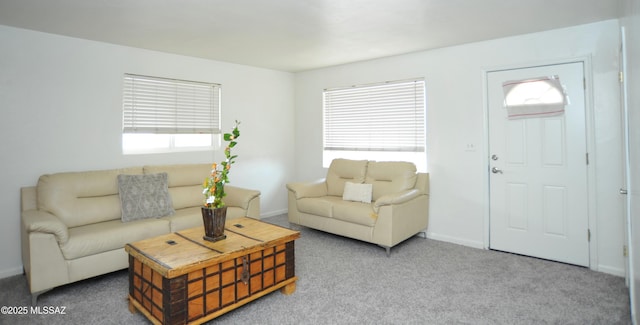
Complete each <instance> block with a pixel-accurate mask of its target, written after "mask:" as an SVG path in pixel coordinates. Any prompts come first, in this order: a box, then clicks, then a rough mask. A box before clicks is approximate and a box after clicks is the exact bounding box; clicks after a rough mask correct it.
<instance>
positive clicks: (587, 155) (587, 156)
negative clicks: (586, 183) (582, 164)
mask: <svg viewBox="0 0 640 325" xmlns="http://www.w3.org/2000/svg"><path fill="white" fill-rule="evenodd" d="M584 156H585V160H586V162H587V165H588V164H589V153H588V152H587V153H585V154H584Z"/></svg>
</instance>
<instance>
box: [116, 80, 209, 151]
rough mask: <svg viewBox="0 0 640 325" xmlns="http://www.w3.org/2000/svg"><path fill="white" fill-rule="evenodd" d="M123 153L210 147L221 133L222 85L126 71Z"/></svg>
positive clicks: (124, 83) (124, 82)
mask: <svg viewBox="0 0 640 325" xmlns="http://www.w3.org/2000/svg"><path fill="white" fill-rule="evenodd" d="M122 133H123V142H122V143H123V152H125V153H146V152H171V151H184V150H192V149H195V150H197V149H198V148H201V149H202V148H205V149H210V148H211V147H212V143H213V137H214V135H219V134H220V133H221V132H220V85H219V84H214V83H203V82H195V81H186V80H176V79H167V78H159V77H150V76H140V75H133V74H125V75H124V80H123V114H122Z"/></svg>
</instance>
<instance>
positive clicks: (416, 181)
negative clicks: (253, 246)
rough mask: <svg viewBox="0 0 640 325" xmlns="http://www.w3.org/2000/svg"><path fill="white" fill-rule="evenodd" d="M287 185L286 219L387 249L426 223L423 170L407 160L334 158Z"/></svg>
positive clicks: (426, 185)
mask: <svg viewBox="0 0 640 325" xmlns="http://www.w3.org/2000/svg"><path fill="white" fill-rule="evenodd" d="M287 189H288V200H289V205H288V207H289V222H290V223H293V224H298V225H301V226H305V227H309V228H314V229H318V230H322V231H326V232H330V233H333V234H337V235H341V236H346V237H350V238H354V239H358V240H362V241H366V242H370V243H374V244H377V245H379V246H382V247H384V248H385V249H386V251H387V255H389V254H390V250H391V247H393V246H395V245H396V244H398V243H400V242H402V241H404V240H405V239H407V238H409V237H411V236H413V235H416V234H418V233H421V232H422V233H424V232H425V229H426V228H427V223H428V217H429V175H428V174H427V173H417V172H416V167H415V165H414V164H413V163H409V162H376V161H367V160H347V159H336V160H333V162H332V163H331V166H330V167H329V170H328V171H327V176H326V178H324V179H321V180H318V181H316V182H305V183H289V184H287ZM369 201H370V203H369ZM425 236H426V233H425Z"/></svg>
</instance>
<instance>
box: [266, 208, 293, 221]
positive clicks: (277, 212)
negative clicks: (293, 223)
mask: <svg viewBox="0 0 640 325" xmlns="http://www.w3.org/2000/svg"><path fill="white" fill-rule="evenodd" d="M287 212H289V210H288V209H282V210H276V211H270V212H267V213H263V214H261V215H260V219H262V218H269V217H275V216H279V215H281V214H285V213H287Z"/></svg>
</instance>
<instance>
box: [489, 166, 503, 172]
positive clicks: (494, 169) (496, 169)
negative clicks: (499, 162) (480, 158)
mask: <svg viewBox="0 0 640 325" xmlns="http://www.w3.org/2000/svg"><path fill="white" fill-rule="evenodd" d="M491 172H492V173H494V174H502V170H501V169H498V168H496V167H493V168H491Z"/></svg>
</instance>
